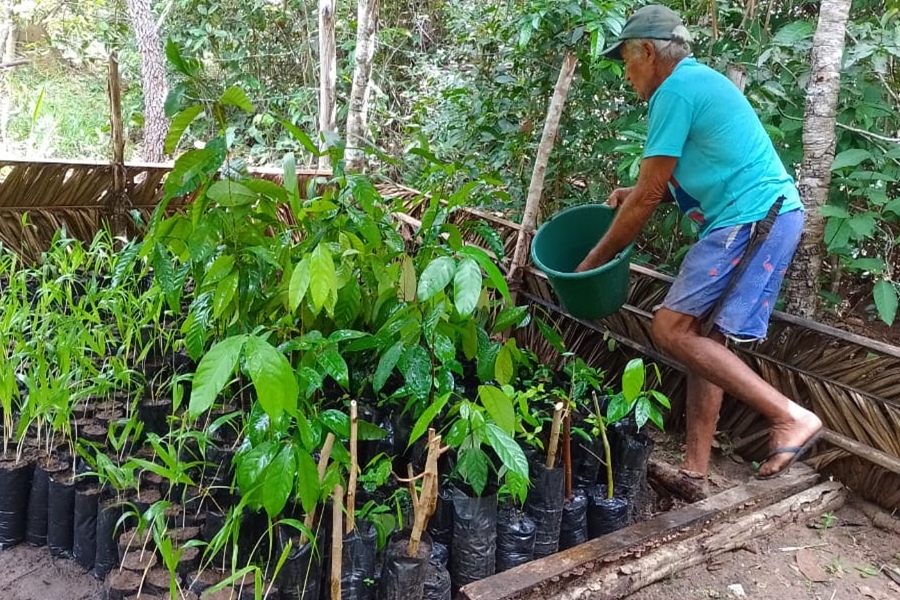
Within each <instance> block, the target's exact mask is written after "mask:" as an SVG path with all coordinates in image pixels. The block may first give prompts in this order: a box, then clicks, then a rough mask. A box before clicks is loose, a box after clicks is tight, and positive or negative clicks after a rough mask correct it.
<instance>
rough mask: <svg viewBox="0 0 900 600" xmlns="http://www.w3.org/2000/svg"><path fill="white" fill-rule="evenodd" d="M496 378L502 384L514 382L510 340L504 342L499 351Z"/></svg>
mask: <svg viewBox="0 0 900 600" xmlns="http://www.w3.org/2000/svg"><path fill="white" fill-rule="evenodd" d="M494 378H495V379H496V380H497V383H499V384H500V385H507V384H509V383H512V378H513V356H512V349H511V348H510V347H509V342H507V343H506V344H503V346H502V347H501V348H500V351H499V352H498V353H497V360H496V361H495V362H494Z"/></svg>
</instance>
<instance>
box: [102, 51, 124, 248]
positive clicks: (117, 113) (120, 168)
mask: <svg viewBox="0 0 900 600" xmlns="http://www.w3.org/2000/svg"><path fill="white" fill-rule="evenodd" d="M121 88H122V86H121V82H120V78H119V56H118V54H117V53H116V52H110V53H109V82H108V92H109V121H110V129H111V130H112V152H113V157H112V164H111V166H112V175H113V189H112V194H110V198H109V202H108V203H107V205H106V217H107V218H108V219H109V223H110V227H111V229H112V232H113V235H114V236H116V237H124V236H125V235H126V233H127V232H126V230H125V203H126V202H127V201H128V194H127V191H126V182H125V179H126V177H127V175H126V171H125V131H124V129H125V128H124V126H123V125H122V91H121Z"/></svg>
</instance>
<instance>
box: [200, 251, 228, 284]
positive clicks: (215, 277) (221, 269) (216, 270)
mask: <svg viewBox="0 0 900 600" xmlns="http://www.w3.org/2000/svg"><path fill="white" fill-rule="evenodd" d="M232 267H234V256H232V255H230V254H223V255H221V256H219V257H218V258H217V259H216V260H215V261H213V264H212V265H210V267H209V270H208V271H207V272H206V276H205V277H204V278H203V285H212V284H213V283H218V282H219V281H221V280H222V278H224V277H225V276H226V275H228V274H229V273H231V268H232Z"/></svg>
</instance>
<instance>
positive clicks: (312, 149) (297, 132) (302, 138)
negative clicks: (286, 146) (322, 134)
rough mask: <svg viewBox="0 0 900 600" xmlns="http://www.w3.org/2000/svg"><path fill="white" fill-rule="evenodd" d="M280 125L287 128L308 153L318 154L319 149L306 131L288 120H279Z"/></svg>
mask: <svg viewBox="0 0 900 600" xmlns="http://www.w3.org/2000/svg"><path fill="white" fill-rule="evenodd" d="M281 125H282V126H283V127H284V128H285V129H287V130H288V133H290V134H291V137H293V138H294V139H295V140H297V141H298V142H300V145H301V146H303V147H304V148H305V149H306V150H307V151H308V152H309V153H310V154H312V155H313V156H319V149H318V148H317V147H316V145H315V144H313V142H312V140H311V139H310V137H309V136H308V135H306V133H305V132H304V131H303V130H302V129H300V128H299V127H297V126H296V125H294V124H293V123H291V122H290V121H281Z"/></svg>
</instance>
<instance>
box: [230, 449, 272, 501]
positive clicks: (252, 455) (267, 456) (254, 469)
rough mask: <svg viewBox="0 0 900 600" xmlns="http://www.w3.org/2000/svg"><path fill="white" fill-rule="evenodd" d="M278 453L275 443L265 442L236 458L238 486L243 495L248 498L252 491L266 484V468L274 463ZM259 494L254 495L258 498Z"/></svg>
mask: <svg viewBox="0 0 900 600" xmlns="http://www.w3.org/2000/svg"><path fill="white" fill-rule="evenodd" d="M275 451H276V446H275V442H263V443H262V444H260V445H259V446H256V447H255V448H251V449H250V450H249V451H248V452H247V453H246V454H243V455H241V456H240V457H235V460H236V462H237V469H236V472H235V475H236V477H237V482H238V486H239V487H240V489H241V495H243V496H244V497H247V496H248V495H251V491H252V490H254V489H256V488H257V487H259V486H260V485H262V484H263V483H264V475H265V472H266V467H268V466H269V463H270V462H272V459H273V458H274V455H275ZM256 495H257V494H252V496H256Z"/></svg>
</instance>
